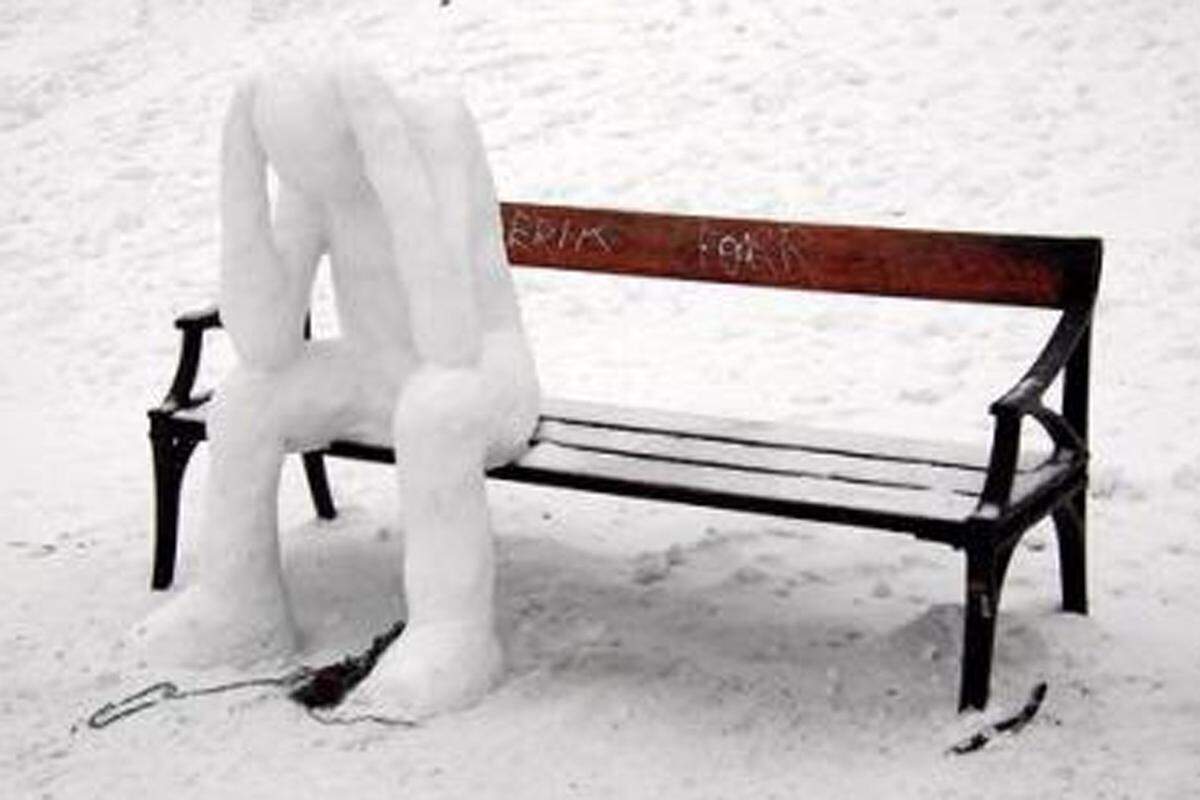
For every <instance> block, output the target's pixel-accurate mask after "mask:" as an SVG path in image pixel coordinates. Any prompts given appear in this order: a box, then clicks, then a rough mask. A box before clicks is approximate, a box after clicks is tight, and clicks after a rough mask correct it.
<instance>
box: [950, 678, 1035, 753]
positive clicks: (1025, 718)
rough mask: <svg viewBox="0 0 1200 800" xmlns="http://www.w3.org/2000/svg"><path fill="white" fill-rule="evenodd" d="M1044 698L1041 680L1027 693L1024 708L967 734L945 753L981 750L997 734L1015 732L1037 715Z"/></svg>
mask: <svg viewBox="0 0 1200 800" xmlns="http://www.w3.org/2000/svg"><path fill="white" fill-rule="evenodd" d="M1045 699H1046V683H1045V681H1043V682H1042V683H1039V684H1038V685H1037V686H1034V687H1033V691H1032V692H1030V693H1029V701H1028V702H1026V703H1025V707H1024V708H1022V709H1021V710H1020V711H1018V712H1017V713H1016V714H1013V715H1012V716H1011V717H1006V718H1004V719H1002V720H1000V721H999V722H996V723H994V724H992V725H988V726H987V727H985V728H984V729H983V730H981V731H979V732H978V733H976V734H974V735H972V736H968V737H967V738H966V739H963V740H962V741H961V742H958V743H957V744H955V745H953V746H952V747H951V748H950V749H949V750H948V751H947V754H953V755H956V756H962V755H966V754H967V753H974V752H975V751H976V750H982V749H983V748H984V747H986V746H987V743H988V742H990V741H991V740H992V738H993V737H994V736H996V735H997V734H1001V733H1010V734H1012V733H1017V732H1018V731H1020V730H1021V728H1024V727H1025V726H1026V725H1028V724H1029V722H1030V720H1032V719H1033V718H1034V717H1035V716H1037V713H1038V709H1040V708H1041V707H1042V701H1043V700H1045Z"/></svg>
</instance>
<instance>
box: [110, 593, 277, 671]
mask: <svg viewBox="0 0 1200 800" xmlns="http://www.w3.org/2000/svg"><path fill="white" fill-rule="evenodd" d="M132 638H133V639H134V641H135V643H136V645H137V646H138V649H139V650H140V651H141V653H142V654H143V658H144V659H145V660H146V661H147V662H148V663H150V664H157V665H163V666H173V667H184V668H188V669H207V668H209V667H215V666H231V667H246V666H250V665H251V664H255V663H258V662H261V661H265V660H269V659H275V658H281V657H284V656H287V655H290V654H291V653H292V652H294V651H295V649H296V627H295V624H294V623H293V621H292V615H291V611H290V610H289V608H288V604H287V598H286V594H285V593H284V592H283V590H282V587H280V588H278V589H274V590H269V591H263V590H260V591H256V592H253V593H245V592H229V593H227V592H221V591H216V590H212V589H207V588H205V587H204V586H202V585H201V586H195V587H193V588H190V589H188V590H186V591H184V592H183V593H182V594H181V595H179V596H178V597H176V598H174V599H173V600H171V601H170V602H168V603H167V604H166V605H164V606H162V607H161V608H159V609H157V610H155V611H154V612H153V613H151V614H150V615H149V616H148V617H147V618H146V619H145V620H143V621H142V622H141V623H139V624H138V625H136V626H135V627H134V629H133V633H132Z"/></svg>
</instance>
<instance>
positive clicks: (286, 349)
mask: <svg viewBox="0 0 1200 800" xmlns="http://www.w3.org/2000/svg"><path fill="white" fill-rule="evenodd" d="M252 95H253V88H252V87H251V86H250V85H246V86H244V87H242V88H240V89H239V90H238V92H237V93H236V95H235V96H234V98H233V100H232V102H231V103H230V107H229V113H228V115H227V117H226V122H225V132H224V139H223V149H222V173H221V228H222V230H221V232H222V263H221V316H222V320H223V322H224V324H225V327H226V328H227V329H228V331H229V334H230V336H231V338H232V339H233V344H234V347H235V349H236V350H237V352H238V355H239V356H240V360H241V362H242V365H241V366H240V367H239V369H238V370H237V371H236V372H235V373H234V374H233V375H232V376H231V377H230V378H229V379H228V380H227V381H226V382H225V383H224V385H223V386H222V387H221V389H220V391H219V392H218V393H217V396H216V398H215V400H214V401H213V403H212V407H211V412H210V415H209V419H208V434H209V439H210V443H211V446H210V470H209V479H208V486H207V488H206V495H205V515H204V527H205V529H204V531H203V535H202V536H201V537H200V539H199V546H200V559H199V560H200V573H199V577H198V580H197V581H196V582H195V583H194V585H192V586H190V587H188V588H187V590H186V591H184V592H183V594H181V595H180V596H179V597H177V598H175V599H174V600H172V602H170V603H169V604H167V605H166V606H164V607H163V608H161V609H159V610H158V611H156V612H155V613H154V614H152V615H151V617H150V618H149V619H148V620H146V621H145V622H144V623H143V624H142V625H141V626H140V627H139V629H138V631H137V635H138V636H140V637H141V638H142V640H143V642H144V643H145V645H146V649H147V650H148V652H147V655H148V656H149V657H151V658H153V659H156V660H165V661H169V662H173V663H182V664H189V665H194V666H203V665H206V664H212V663H223V662H234V663H248V662H252V661H255V660H258V659H260V658H263V657H268V656H272V655H277V654H280V653H283V652H286V651H288V650H290V649H291V648H292V646H293V645H294V639H295V633H294V627H293V625H292V620H291V614H290V611H289V609H288V604H287V598H286V592H285V590H284V585H283V576H282V573H281V569H280V563H279V544H278V540H277V527H278V524H277V519H276V502H277V494H278V489H279V470H280V466H281V464H282V461H283V454H284V449H285V442H286V443H288V444H292V445H293V446H294V443H295V442H297V441H299V440H302V439H305V438H312V437H314V436H316V437H317V439H318V440H319V439H320V434H321V433H322V431H323V430H324V429H326V428H329V427H330V425H331V423H333V422H334V421H337V420H339V417H340V416H345V413H344V408H343V407H344V406H348V405H349V404H350V402H351V401H350V399H349V398H352V397H355V396H357V395H356V394H355V390H354V388H353V387H354V384H355V380H356V378H357V370H356V369H355V368H354V367H353V366H352V364H351V362H350V360H349V358H348V357H347V356H345V355H342V354H340V350H339V349H338V348H337V347H336V346H334V345H328V344H327V345H322V346H313V345H310V346H306V345H305V344H304V341H303V320H304V317H305V314H306V311H307V307H308V297H309V292H310V289H311V285H312V280H313V273H314V271H315V269H316V264H317V261H318V260H319V258H320V255H321V251H322V247H323V245H322V234H321V225H320V214H319V211H318V210H317V208H316V206H315V204H313V203H311V202H310V201H309V200H307V199H306V198H304V197H303V196H302V195H300V194H299V193H298V192H297V191H295V190H293V189H291V188H290V187H287V186H283V187H281V190H280V192H279V201H278V204H277V207H276V209H275V219H274V221H272V219H271V216H272V215H271V208H270V202H269V199H268V194H267V186H266V156H265V154H264V152H263V150H262V147H261V145H260V143H259V141H258V137H257V135H256V134H255V131H254V126H253V123H252V120H251V102H252ZM340 421H341V422H342V423H344V422H345V421H346V420H344V419H341V420H340Z"/></svg>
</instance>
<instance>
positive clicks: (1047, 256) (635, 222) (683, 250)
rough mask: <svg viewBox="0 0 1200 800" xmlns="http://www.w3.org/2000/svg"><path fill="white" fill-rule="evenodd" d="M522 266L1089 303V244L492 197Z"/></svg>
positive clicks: (1093, 258)
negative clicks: (497, 202) (506, 200)
mask: <svg viewBox="0 0 1200 800" xmlns="http://www.w3.org/2000/svg"><path fill="white" fill-rule="evenodd" d="M501 215H502V217H503V219H504V234H505V245H506V247H507V250H508V257H509V260H510V261H511V262H512V263H513V264H519V265H525V266H541V267H558V268H563V269H575V270H588V271H595V272H612V273H620V274H628V275H645V276H657V277H672V278H687V279H692V280H705V281H719V282H723V283H738V284H749V285H760V286H778V287H788V288H794V289H811V290H820V291H832V292H854V293H861V294H875V295H892V296H898V297H924V298H931V299H940V300H969V301H975V302H987V303H1008V304H1018V305H1031V306H1049V307H1058V308H1062V307H1064V306H1066V305H1068V304H1070V303H1072V302H1075V301H1083V302H1091V299H1092V297H1093V295H1094V292H1095V286H1096V281H1097V278H1098V275H1099V267H1100V241H1099V240H1098V239H1090V238H1075V239H1068V238H1051V237H1041V236H1013V235H1000V234H987V233H956V232H943V231H921V230H904V229H894V228H869V227H852V226H843V225H814V224H807V223H795V222H779V221H772V220H762V219H731V218H719V217H699V216H684V215H678V214H660V213H644V212H636V211H616V210H606V209H591V208H574V207H569V206H550V205H535V204H530V203H502V204H501Z"/></svg>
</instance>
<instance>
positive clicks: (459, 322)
mask: <svg viewBox="0 0 1200 800" xmlns="http://www.w3.org/2000/svg"><path fill="white" fill-rule="evenodd" d="M338 83H339V88H340V90H341V94H342V99H343V102H344V103H345V106H346V111H347V115H348V117H349V120H350V126H351V128H352V129H353V130H354V134H355V137H356V139H357V141H358V147H359V150H360V152H361V153H362V157H363V165H364V167H365V169H366V173H367V178H368V180H369V181H370V182H371V185H372V186H373V187H374V188H375V191H376V193H377V194H378V196H379V200H380V204H381V205H382V207H383V211H384V214H385V215H386V217H387V221H388V228H389V230H390V231H391V234H392V250H393V255H394V259H395V262H396V268H397V270H398V272H399V274H400V279H401V282H402V284H403V285H404V288H405V291H406V293H407V295H408V304H409V313H410V318H411V320H412V330H413V340H414V344H415V345H416V350H417V354H418V356H419V357H420V358H421V360H422V361H425V362H427V363H435V364H439V365H443V366H455V367H458V366H473V365H476V364H478V363H479V357H480V350H481V342H482V329H481V325H480V318H479V310H478V306H477V303H476V298H475V287H474V282H473V279H472V276H471V271H470V261H469V258H468V256H467V254H465V253H463V252H461V248H459V247H455V246H454V245H453V244H452V242H454V241H455V240H454V238H453V237H454V236H455V235H456V232H455V231H452V230H449V229H448V226H447V222H448V220H447V217H446V214H445V213H444V209H442V208H440V207H439V201H440V198H438V197H437V196H436V195H435V193H434V184H433V176H432V175H431V173H430V165H428V164H426V163H425V161H424V160H423V159H422V158H421V153H420V151H419V150H418V149H417V148H416V147H415V146H414V143H413V140H412V137H411V135H410V131H409V126H408V124H407V122H406V120H405V119H404V115H403V113H402V111H401V108H400V105H399V103H398V101H397V100H396V97H395V96H394V95H393V94H392V92H391V90H390V89H388V87H387V86H386V84H384V82H383V81H382V79H380V78H379V77H378V76H377V75H375V74H373V73H370V72H367V71H365V70H352V71H346V72H343V73H342V74H341V75H340V76H339V81H338ZM459 235H460V236H461V232H459Z"/></svg>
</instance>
